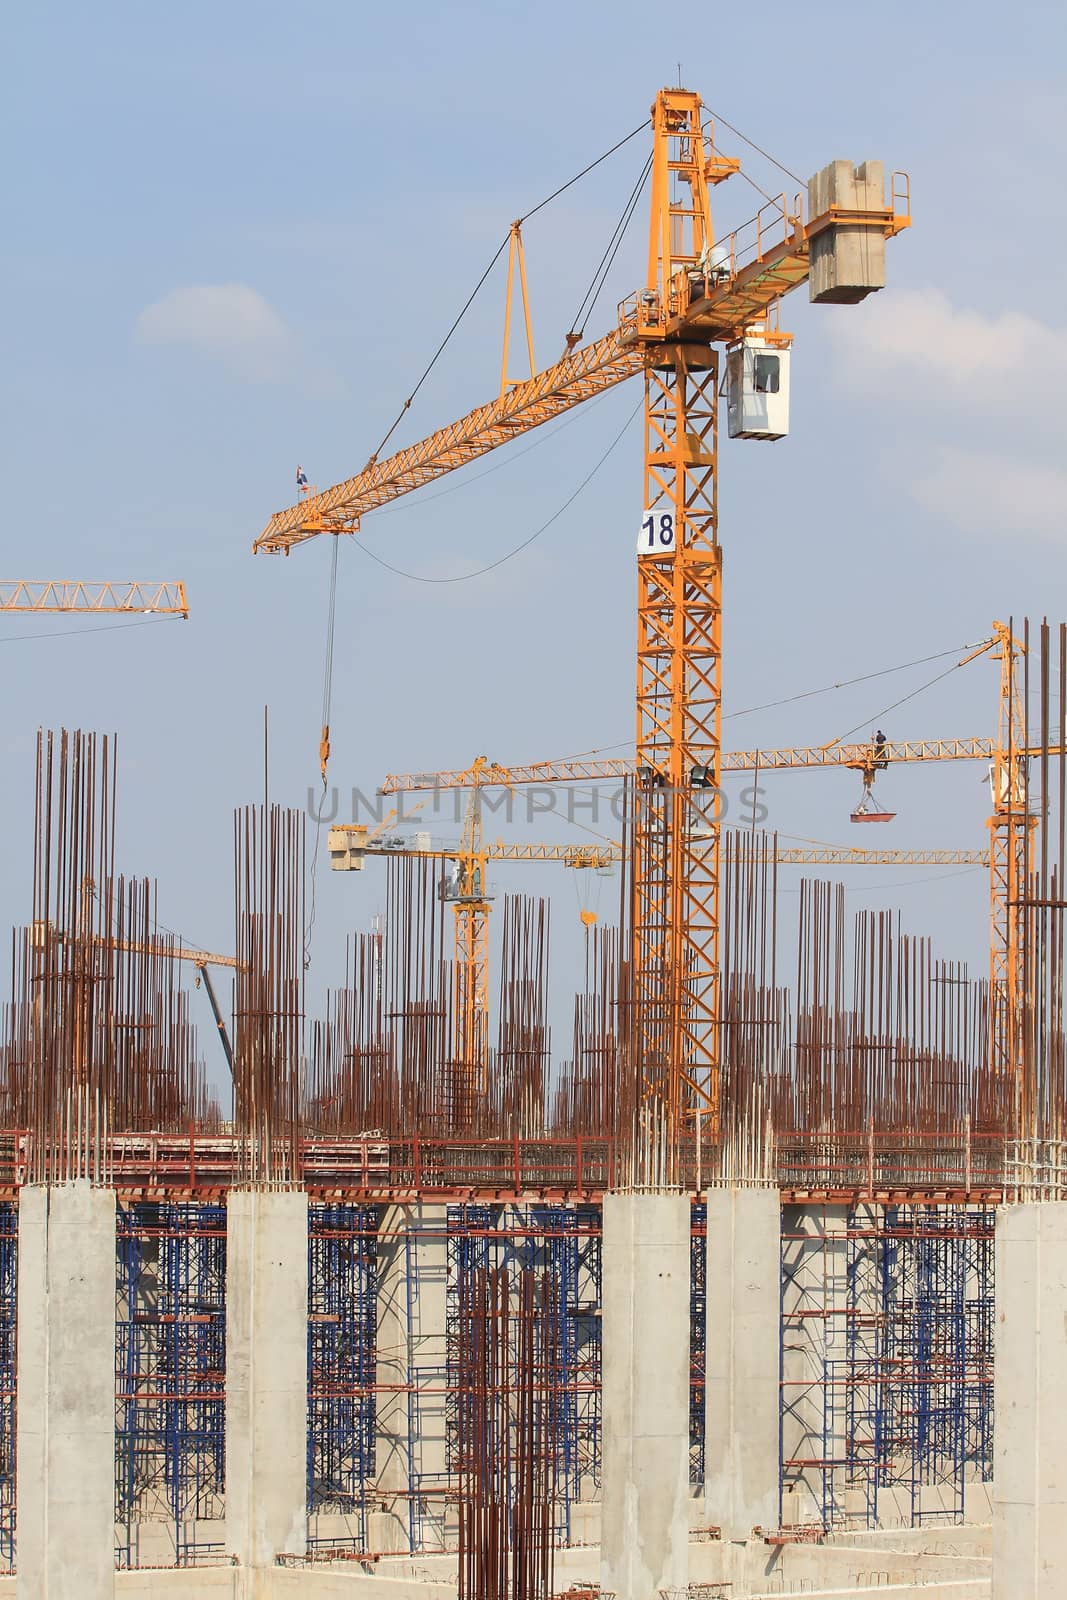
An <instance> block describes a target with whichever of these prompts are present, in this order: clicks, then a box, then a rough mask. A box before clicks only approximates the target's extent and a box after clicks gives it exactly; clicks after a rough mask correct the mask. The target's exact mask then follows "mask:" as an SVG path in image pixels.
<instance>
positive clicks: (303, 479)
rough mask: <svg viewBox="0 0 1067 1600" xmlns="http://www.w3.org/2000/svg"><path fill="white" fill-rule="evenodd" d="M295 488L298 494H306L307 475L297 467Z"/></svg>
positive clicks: (301, 468)
mask: <svg viewBox="0 0 1067 1600" xmlns="http://www.w3.org/2000/svg"><path fill="white" fill-rule="evenodd" d="M296 487H297V490H298V492H299V493H300V494H307V492H308V475H307V473H306V472H305V471H304V469H303V467H297V469H296Z"/></svg>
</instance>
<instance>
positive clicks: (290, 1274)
mask: <svg viewBox="0 0 1067 1600" xmlns="http://www.w3.org/2000/svg"><path fill="white" fill-rule="evenodd" d="M307 1318H308V1201H307V1195H306V1194H299V1193H272V1192H268V1191H261V1190H231V1191H230V1194H229V1197H228V1199H227V1203H226V1546H227V1549H228V1550H229V1551H230V1552H231V1553H232V1554H233V1555H235V1556H236V1557H237V1559H238V1561H239V1562H240V1563H241V1565H242V1567H244V1568H245V1569H246V1571H247V1572H248V1573H249V1574H250V1575H252V1581H250V1582H249V1581H246V1586H245V1592H246V1594H248V1595H254V1594H256V1593H257V1588H256V1582H257V1581H258V1580H257V1579H255V1576H254V1575H255V1574H256V1573H257V1572H258V1573H262V1574H263V1582H264V1583H267V1582H269V1573H270V1572H272V1571H273V1569H274V1558H275V1556H276V1555H279V1554H282V1553H285V1554H297V1555H299V1554H302V1553H303V1552H304V1550H305V1549H306V1545H307ZM264 1593H266V1589H264Z"/></svg>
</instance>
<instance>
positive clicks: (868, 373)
mask: <svg viewBox="0 0 1067 1600" xmlns="http://www.w3.org/2000/svg"><path fill="white" fill-rule="evenodd" d="M828 327H829V328H830V331H831V335H832V337H833V338H834V339H835V341H836V343H837V345H838V349H839V351H840V353H841V354H842V355H843V356H844V357H845V358H846V360H845V370H846V373H847V375H848V376H849V377H850V378H851V380H852V381H854V382H855V383H856V384H857V385H858V386H859V387H864V388H866V387H870V388H872V389H877V388H879V387H881V386H882V384H883V383H884V379H885V375H886V372H887V371H889V370H892V369H893V368H894V367H895V368H896V369H897V370H898V371H899V372H903V373H906V374H907V375H908V376H909V377H910V378H912V379H914V380H918V381H919V382H920V383H923V384H925V385H930V386H934V387H933V388H931V389H928V390H927V392H928V393H930V394H931V396H932V397H933V398H936V392H937V390H936V386H938V385H943V386H945V388H947V389H949V390H951V391H952V393H953V395H954V397H956V398H961V397H962V398H965V399H966V400H967V401H968V402H969V403H970V404H971V405H974V406H976V407H979V408H985V407H988V408H989V409H991V410H993V409H998V408H999V407H1000V406H1002V405H1003V402H1004V385H1005V384H1011V383H1018V384H1024V385H1026V389H1027V390H1028V391H1029V392H1030V394H1031V395H1033V394H1035V393H1041V394H1043V395H1046V396H1049V395H1051V394H1052V393H1053V391H1054V386H1055V389H1056V390H1057V391H1058V388H1059V380H1060V373H1061V372H1062V370H1063V369H1064V367H1065V366H1067V331H1065V330H1063V329H1060V328H1052V327H1049V326H1047V325H1046V324H1044V323H1042V322H1038V321H1037V320H1036V318H1034V317H1030V316H1027V315H1026V314H1025V313H1024V312H1021V311H1002V312H1000V313H998V314H995V315H992V316H987V315H985V314H984V313H983V312H981V311H969V310H963V309H960V308H959V307H957V306H954V305H953V304H952V302H951V301H950V300H949V298H948V296H947V295H945V294H944V293H942V291H941V290H940V289H904V290H900V291H897V292H890V293H885V294H879V295H876V296H873V297H872V299H871V300H869V301H868V302H867V303H866V305H864V306H863V308H862V309H861V310H860V311H857V312H854V313H853V314H851V315H845V316H840V317H837V316H835V317H834V319H833V322H832V323H830V322H828ZM1018 398H1019V399H1022V398H1023V397H1022V396H1021V395H1020V396H1019V397H1018Z"/></svg>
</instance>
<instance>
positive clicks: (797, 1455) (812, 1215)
mask: <svg viewBox="0 0 1067 1600" xmlns="http://www.w3.org/2000/svg"><path fill="white" fill-rule="evenodd" d="M802 1209H803V1224H801V1223H800V1222H794V1223H793V1224H792V1225H791V1227H790V1228H787V1229H786V1230H783V1243H784V1256H783V1304H782V1358H781V1363H782V1412H781V1415H782V1438H783V1447H782V1490H783V1521H787V1520H789V1518H788V1515H787V1512H786V1510H785V1507H786V1505H787V1503H788V1502H789V1500H790V1492H791V1491H792V1492H793V1495H794V1496H795V1498H793V1500H792V1507H793V1510H794V1511H795V1510H796V1508H797V1507H798V1506H801V1507H804V1508H806V1512H807V1515H808V1516H809V1517H812V1516H813V1520H816V1521H817V1522H819V1523H821V1525H822V1526H823V1527H824V1528H827V1529H829V1528H835V1527H846V1526H857V1525H858V1526H864V1527H868V1528H876V1527H883V1526H888V1525H891V1524H904V1525H908V1526H913V1527H914V1526H921V1525H923V1524H924V1523H929V1522H937V1521H941V1522H945V1521H947V1522H956V1523H958V1522H962V1521H964V1519H965V1512H966V1494H967V1487H968V1485H969V1484H976V1483H988V1482H990V1481H991V1479H992V1419H993V1216H994V1213H993V1211H992V1210H991V1209H989V1208H985V1207H977V1206H976V1207H967V1206H959V1207H951V1206H941V1207H936V1206H927V1205H908V1206H904V1205H900V1206H893V1205H887V1206H884V1207H883V1206H878V1205H874V1204H868V1205H863V1206H855V1207H852V1208H850V1209H848V1210H847V1211H845V1209H844V1208H832V1207H824V1208H822V1210H821V1220H817V1219H818V1218H819V1217H820V1213H819V1212H818V1211H816V1210H814V1209H813V1208H797V1214H798V1215H799V1213H800V1212H801V1210H802Z"/></svg>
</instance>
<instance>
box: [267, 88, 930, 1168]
mask: <svg viewBox="0 0 1067 1600" xmlns="http://www.w3.org/2000/svg"><path fill="white" fill-rule="evenodd" d="M651 130H652V154H651V163H650V170H651V206H650V215H649V246H648V257H647V271H646V274H645V280H644V283H643V284H642V285H641V287H640V288H639V289H638V290H637V291H636V292H635V293H634V294H632V295H631V296H630V297H629V298H628V299H627V300H625V301H624V302H623V303H622V305H621V306H620V307H619V315H618V320H617V323H616V326H614V327H613V328H611V329H610V330H609V331H608V332H607V333H606V334H605V335H604V336H603V337H602V338H600V339H597V340H595V341H593V342H591V343H588V344H575V345H574V347H573V348H568V350H567V353H566V354H565V355H564V356H563V357H562V359H561V360H559V361H558V362H556V363H555V364H554V365H552V366H550V367H547V368H545V369H544V370H543V371H541V372H539V373H536V374H535V375H534V376H533V377H531V378H530V379H528V380H526V381H524V382H517V383H504V384H503V385H502V387H501V392H500V393H499V394H498V395H497V397H496V398H495V399H493V400H491V401H489V402H488V403H487V404H486V405H483V406H480V407H478V408H477V409H476V410H474V411H472V412H470V413H469V414H468V415H467V416H466V417H463V418H461V419H460V420H459V421H457V422H453V423H451V424H450V425H449V426H447V427H445V428H443V429H440V430H438V431H437V432H435V433H433V434H431V435H429V436H428V437H427V438H426V439H424V440H422V441H421V442H419V443H417V444H414V445H411V446H408V447H407V448H405V449H402V450H399V451H397V452H396V453H395V454H394V455H392V456H391V457H389V458H388V459H387V460H384V461H379V460H377V459H376V458H375V457H372V458H371V460H370V461H369V462H368V463H367V465H366V467H365V468H364V469H363V471H362V472H360V473H357V474H356V475H355V476H354V477H351V478H348V479H346V480H345V481H344V482H342V483H339V484H336V485H334V486H333V487H332V488H328V489H325V490H323V491H321V492H319V493H316V494H313V495H308V496H306V497H304V498H302V499H301V500H300V501H299V503H298V504H297V505H294V506H291V507H290V508H289V509H288V510H285V511H280V512H278V513H277V514H276V515H274V516H273V517H271V519H270V521H269V522H268V524H267V526H266V528H265V529H264V530H263V532H262V534H261V535H260V536H259V538H258V539H256V541H255V543H254V546H253V548H254V550H256V551H265V552H279V551H282V552H285V553H286V554H288V553H289V552H290V551H291V550H292V549H294V548H295V547H297V546H298V545H300V544H303V543H305V542H307V541H308V540H310V539H313V538H316V537H318V536H320V535H322V534H327V533H330V534H346V533H353V532H355V531H356V530H357V529H358V528H359V526H360V519H361V518H362V516H363V515H365V514H366V513H367V512H370V511H373V510H374V509H376V508H377V507H380V506H383V505H386V504H388V503H389V502H390V501H392V500H395V499H396V498H397V497H398V496H400V495H403V494H406V493H408V492H410V491H411V490H413V489H417V488H419V487H421V486H422V485H424V484H427V483H430V482H432V481H434V480H436V479H438V478H440V477H441V476H442V475H443V474H445V473H447V472H450V471H452V470H453V469H454V468H456V467H459V466H463V465H465V464H466V463H467V462H469V461H472V460H475V459H477V458H478V457H480V456H482V455H484V454H485V453H486V452H487V451H490V450H493V449H495V448H496V447H497V446H499V445H501V444H504V443H506V442H509V441H511V440H513V439H515V438H516V437H517V436H518V435H519V434H521V433H523V432H525V431H527V430H528V429H531V428H534V427H537V426H539V425H540V424H542V423H544V422H547V421H549V420H550V419H551V418H553V417H556V416H558V415H560V413H562V412H564V411H567V410H569V409H570V408H571V407H573V406H575V405H578V404H580V403H581V402H582V401H583V400H587V399H590V398H592V397H593V396H594V395H597V394H600V393H602V392H604V391H605V390H606V389H608V388H611V387H613V386H614V385H615V384H617V383H619V382H621V381H623V380H624V379H626V378H628V377H631V376H634V375H637V374H638V373H640V374H642V375H643V376H644V380H645V470H644V484H645V489H644V497H643V511H642V515H641V518H640V519H638V520H639V521H640V533H639V538H638V559H637V569H638V573H637V576H638V584H637V697H636V700H637V730H636V733H637V737H636V743H637V761H638V766H639V768H641V769H643V770H647V771H648V772H649V773H650V774H651V775H652V777H651V781H650V782H649V783H647V784H642V785H640V786H639V788H638V791H637V795H636V814H635V820H634V859H633V894H634V908H633V917H632V922H633V949H632V952H631V956H632V972H633V984H634V1001H635V1004H634V1008H633V1015H634V1018H635V1029H634V1034H633V1042H634V1047H635V1069H636V1071H637V1072H638V1074H639V1077H640V1081H641V1090H640V1093H641V1095H642V1097H643V1098H644V1099H645V1100H646V1101H647V1099H648V1098H649V1097H652V1098H654V1099H655V1101H656V1102H657V1105H656V1108H655V1109H656V1117H655V1120H656V1122H657V1124H658V1126H659V1127H660V1128H661V1129H662V1130H663V1134H664V1137H663V1141H662V1152H661V1154H662V1156H663V1158H664V1160H665V1162H666V1164H665V1165H663V1164H660V1165H659V1166H658V1167H657V1170H658V1171H659V1172H661V1173H662V1174H664V1175H665V1177H666V1181H668V1182H671V1181H673V1180H672V1178H671V1176H670V1169H671V1162H672V1160H673V1155H674V1147H675V1139H676V1133H677V1131H678V1130H679V1128H680V1125H681V1122H682V1120H683V1119H684V1118H685V1117H686V1116H689V1115H692V1114H694V1113H703V1114H704V1115H705V1117H707V1118H708V1119H709V1121H706V1122H705V1127H708V1126H709V1123H710V1126H712V1127H715V1126H717V1119H718V1109H719V1009H720V1001H719V860H718V850H717V848H715V847H714V846H713V848H711V849H708V848H707V835H708V828H709V827H710V828H711V830H712V833H713V834H714V833H715V830H716V827H717V824H716V823H715V822H714V819H711V820H710V821H709V819H707V818H706V817H705V816H702V815H701V813H700V808H699V806H693V805H690V804H686V805H673V804H671V803H670V801H669V796H670V794H672V793H673V794H680V793H685V794H686V795H687V796H688V795H690V793H691V791H692V790H693V787H694V784H693V774H694V773H695V772H697V771H699V772H700V773H701V774H703V775H704V777H705V778H706V780H707V786H708V787H710V788H712V789H714V788H716V787H717V786H718V783H719V776H720V716H721V710H720V696H721V656H722V651H721V617H722V562H721V547H720V544H719V534H718V514H717V486H718V455H717V451H718V421H717V401H718V389H719V353H718V347H719V346H722V347H725V349H726V352H727V377H728V381H729V390H730V432H731V434H739V435H740V436H742V437H750V438H751V437H755V438H764V439H772V438H778V437H781V436H782V434H783V433H784V431H785V422H784V409H785V405H786V402H787V394H788V389H787V379H788V346H789V343H790V340H789V336H788V335H785V334H783V333H781V332H779V331H778V329H777V327H776V326H775V325H774V322H775V313H776V311H777V307H778V303H779V302H780V300H781V299H782V297H783V296H784V295H786V294H788V293H789V292H790V291H792V290H793V289H795V288H797V287H798V286H800V285H802V284H804V283H805V282H807V283H808V284H809V294H810V298H811V299H812V300H814V301H816V302H820V303H834V302H836V303H856V302H857V301H859V300H862V299H863V298H865V296H866V295H867V294H869V293H870V292H871V291H872V290H873V289H876V288H879V287H881V285H882V283H883V282H884V242H885V240H886V239H887V238H891V237H893V236H894V235H895V234H897V233H898V232H900V230H901V229H902V228H905V227H907V226H909V224H910V216H909V214H908V207H909V197H908V184H907V179H906V177H904V175H899V176H897V175H895V176H894V179H893V183H892V192H891V196H890V198H889V201H888V204H887V202H886V197H885V192H884V183H883V175H882V168H881V164H880V163H871V162H868V163H866V164H865V165H864V166H861V167H859V168H853V166H852V164H851V163H850V162H834V163H831V164H830V165H829V166H828V167H826V168H824V169H823V170H822V171H821V172H820V173H819V174H817V175H816V178H815V179H813V181H812V183H811V185H809V199H810V207H809V215H808V216H807V217H805V206H804V203H803V201H802V199H801V197H800V196H799V195H798V196H797V197H796V198H795V199H793V200H792V201H788V200H787V198H786V196H785V195H782V196H781V198H780V199H779V200H777V201H775V202H771V203H769V204H768V205H767V206H766V207H764V208H763V209H762V210H761V211H760V213H758V214H757V216H756V217H755V218H753V219H752V222H751V223H750V224H747V225H746V226H745V227H744V228H742V229H738V230H736V231H735V232H734V233H731V234H728V235H726V236H725V237H724V238H717V237H716V234H715V231H714V227H713V222H712V214H711V206H710V201H709V194H710V191H711V189H712V188H714V187H715V186H716V185H718V184H720V183H722V182H724V181H726V180H727V179H729V178H730V177H731V176H732V175H734V174H736V173H737V172H738V171H739V170H740V163H739V162H738V161H737V160H735V159H731V158H727V157H725V156H724V155H723V154H722V153H721V152H720V151H719V150H718V149H717V148H716V145H715V141H714V129H713V127H712V126H711V124H710V122H709V121H708V120H707V119H706V118H705V115H704V111H703V107H702V103H701V99H700V96H699V95H698V94H696V93H694V92H693V91H691V90H688V89H682V88H677V89H661V90H660V91H659V93H658V94H657V95H656V98H655V101H654V103H653V106H652V113H651ZM567 343H568V346H571V345H572V343H573V341H572V340H571V339H568V341H567ZM505 363H506V351H505ZM505 372H506V366H505ZM696 834H699V836H700V842H699V845H697V844H696V842H695V835H696Z"/></svg>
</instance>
